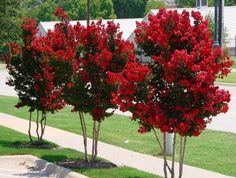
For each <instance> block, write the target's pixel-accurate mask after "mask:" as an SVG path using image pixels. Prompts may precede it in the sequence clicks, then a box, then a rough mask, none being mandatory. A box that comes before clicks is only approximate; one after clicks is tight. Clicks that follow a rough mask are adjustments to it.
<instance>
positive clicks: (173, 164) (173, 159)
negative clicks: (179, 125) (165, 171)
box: [171, 133, 176, 178]
mask: <svg viewBox="0 0 236 178" xmlns="http://www.w3.org/2000/svg"><path fill="white" fill-rule="evenodd" d="M175 145H176V133H174V138H173V154H172V169H171V178H174V177H175Z"/></svg>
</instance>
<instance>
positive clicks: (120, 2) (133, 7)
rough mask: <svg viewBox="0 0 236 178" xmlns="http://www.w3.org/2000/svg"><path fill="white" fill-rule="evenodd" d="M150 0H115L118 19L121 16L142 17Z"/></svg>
mask: <svg viewBox="0 0 236 178" xmlns="http://www.w3.org/2000/svg"><path fill="white" fill-rule="evenodd" d="M147 2H148V0H132V1H127V0H113V4H114V9H115V13H116V15H117V18H118V19H121V18H142V17H143V16H144V15H145V14H144V13H145V9H146V5H147Z"/></svg>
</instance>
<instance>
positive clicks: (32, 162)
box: [0, 155, 89, 178]
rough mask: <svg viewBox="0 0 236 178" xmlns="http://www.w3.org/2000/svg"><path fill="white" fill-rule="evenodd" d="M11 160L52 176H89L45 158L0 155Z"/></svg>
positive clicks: (73, 177)
mask: <svg viewBox="0 0 236 178" xmlns="http://www.w3.org/2000/svg"><path fill="white" fill-rule="evenodd" d="M4 160H7V161H10V162H11V161H12V162H15V163H19V164H23V165H24V166H25V167H27V168H32V167H33V168H36V169H37V170H38V171H43V172H45V173H48V174H49V175H50V176H52V177H57V178H89V177H87V176H84V175H81V174H79V173H76V172H73V171H71V170H69V169H67V168H64V167H62V166H58V165H56V164H53V163H51V162H48V161H46V160H42V159H39V158H37V157H35V156H32V155H9V156H0V162H1V161H4Z"/></svg>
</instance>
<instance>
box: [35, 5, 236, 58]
mask: <svg viewBox="0 0 236 178" xmlns="http://www.w3.org/2000/svg"><path fill="white" fill-rule="evenodd" d="M185 9H186V10H187V11H189V12H191V11H192V10H194V11H200V12H201V14H202V15H203V17H206V16H208V15H209V14H211V16H212V17H214V7H206V8H201V9H198V8H185ZM173 10H178V12H179V13H181V12H182V11H183V8H173ZM157 12H158V9H153V10H151V11H150V12H149V13H148V14H147V15H146V16H145V17H144V18H143V19H141V18H139V19H111V20H112V21H114V23H115V24H120V31H122V32H123V38H124V40H129V41H134V37H135V34H134V30H135V28H136V21H138V22H141V21H143V20H144V21H146V22H147V21H148V16H149V15H156V14H157ZM235 12H236V6H227V7H224V27H225V29H226V34H227V35H226V37H225V42H226V47H227V48H228V52H229V54H230V55H236V13H235ZM107 21H108V20H103V23H104V24H106V22H107ZM77 22H80V23H81V25H86V20H81V21H71V22H70V23H71V25H75V24H76V23H77ZM56 23H58V22H40V23H39V25H38V29H39V32H38V35H40V36H44V35H45V34H46V33H47V31H48V30H49V29H50V30H53V28H54V25H55V24H56Z"/></svg>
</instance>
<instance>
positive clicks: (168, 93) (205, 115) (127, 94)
mask: <svg viewBox="0 0 236 178" xmlns="http://www.w3.org/2000/svg"><path fill="white" fill-rule="evenodd" d="M191 16H192V18H193V19H194V25H191V23H190V15H189V13H188V12H186V11H183V12H182V14H178V12H177V11H167V10H165V9H160V10H159V12H158V13H157V15H156V16H150V17H149V23H148V24H147V23H145V22H142V23H137V29H136V31H135V33H136V42H137V44H138V47H139V48H141V49H142V50H143V52H144V54H145V55H148V56H150V57H151V58H152V63H151V64H150V65H149V66H143V65H141V64H132V63H127V65H126V67H125V69H124V72H123V73H122V74H109V76H110V78H109V81H111V82H110V83H112V84H119V89H118V91H117V92H116V93H113V99H112V102H113V103H117V104H119V105H120V107H121V110H122V111H127V110H129V111H131V112H132V114H133V119H135V120H136V119H137V120H138V121H139V124H140V129H139V131H140V132H146V131H150V129H151V128H153V127H154V128H159V129H160V130H161V131H162V132H170V133H172V132H177V133H179V134H180V135H182V136H185V135H187V136H198V135H199V134H200V133H201V132H202V131H203V130H204V129H205V128H206V125H207V123H209V122H211V117H212V116H215V115H217V114H219V113H221V112H226V111H227V108H228V107H227V106H228V104H227V103H228V102H229V101H230V94H229V92H228V91H225V90H220V89H219V88H218V87H216V86H214V81H215V79H216V77H217V76H218V77H224V76H226V75H227V74H228V73H229V72H230V70H229V67H230V66H231V65H232V61H231V60H230V58H229V57H228V56H227V54H224V53H223V52H222V51H221V49H220V48H217V49H215V50H213V41H212V40H211V38H210V35H211V34H210V31H209V30H208V22H207V21H206V20H203V18H202V16H201V14H200V13H199V12H192V14H191ZM137 66H139V67H137ZM112 78H113V80H112Z"/></svg>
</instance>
